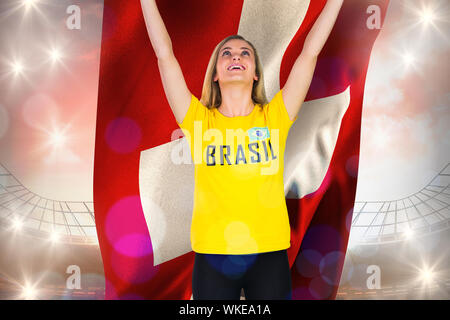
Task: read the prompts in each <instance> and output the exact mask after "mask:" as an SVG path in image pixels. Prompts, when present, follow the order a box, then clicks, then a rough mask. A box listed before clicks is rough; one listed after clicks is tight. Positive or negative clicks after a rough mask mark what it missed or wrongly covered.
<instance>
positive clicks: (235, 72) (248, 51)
mask: <svg viewBox="0 0 450 320" xmlns="http://www.w3.org/2000/svg"><path fill="white" fill-rule="evenodd" d="M255 70H256V64H255V55H254V52H253V49H252V48H251V46H250V45H249V44H248V43H247V42H246V41H244V40H240V39H232V40H229V41H227V42H225V44H224V45H223V46H222V48H220V50H219V55H218V58H217V65H216V75H215V76H214V79H213V80H214V81H217V80H219V81H220V83H231V82H241V83H242V82H250V83H251V84H253V80H258V77H257V76H256V73H255Z"/></svg>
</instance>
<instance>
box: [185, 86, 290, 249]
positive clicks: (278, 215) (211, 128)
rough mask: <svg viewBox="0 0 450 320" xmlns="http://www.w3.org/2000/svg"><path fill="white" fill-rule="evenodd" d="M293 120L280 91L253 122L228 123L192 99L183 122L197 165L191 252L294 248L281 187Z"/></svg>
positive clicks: (252, 117) (249, 118)
mask: <svg viewBox="0 0 450 320" xmlns="http://www.w3.org/2000/svg"><path fill="white" fill-rule="evenodd" d="M295 120H297V116H296V117H295V119H294V120H293V121H291V120H290V119H289V115H288V113H287V110H286V107H285V105H284V102H283V98H282V91H281V90H280V91H279V92H278V93H277V94H276V95H275V97H274V98H273V99H272V101H270V103H269V104H267V105H265V106H264V107H263V108H261V106H260V105H256V106H255V107H254V109H253V111H252V112H251V113H250V114H249V115H247V116H236V117H227V116H225V115H223V114H222V113H220V112H219V111H218V109H217V108H212V109H208V108H207V107H205V106H204V105H203V104H202V103H201V102H200V101H199V100H198V99H197V98H196V97H195V96H194V95H192V98H191V103H190V105H189V109H188V111H187V113H186V115H185V117H184V119H183V121H182V122H181V123H178V125H179V126H180V128H181V129H182V131H183V133H184V135H185V136H186V139H187V141H188V142H189V147H190V150H191V156H192V159H193V161H194V165H195V189H194V209H193V215H192V224H191V245H192V250H193V251H195V252H198V253H210V254H252V253H261V252H269V251H277V250H283V249H287V248H289V247H290V226H289V217H288V213H287V208H286V201H285V195H284V186H283V185H284V184H283V168H284V149H285V144H286V138H287V135H288V131H289V129H290V127H291V126H292V124H293V123H294V122H295Z"/></svg>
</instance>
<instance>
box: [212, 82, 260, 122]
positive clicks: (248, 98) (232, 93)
mask: <svg viewBox="0 0 450 320" xmlns="http://www.w3.org/2000/svg"><path fill="white" fill-rule="evenodd" d="M220 93H221V95H222V104H221V105H220V106H219V107H218V110H220V112H221V113H222V114H223V115H225V116H227V117H236V116H247V115H249V114H250V113H251V112H252V111H253V108H254V107H255V105H254V104H253V101H252V86H250V87H248V86H245V87H244V86H236V85H227V86H223V87H221V88H220Z"/></svg>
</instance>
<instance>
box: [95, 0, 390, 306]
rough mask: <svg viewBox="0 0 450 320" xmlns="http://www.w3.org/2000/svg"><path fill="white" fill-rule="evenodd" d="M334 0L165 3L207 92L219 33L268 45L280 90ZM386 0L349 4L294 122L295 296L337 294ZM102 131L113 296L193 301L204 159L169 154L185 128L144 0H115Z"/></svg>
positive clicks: (99, 180) (100, 203) (180, 47)
mask: <svg viewBox="0 0 450 320" xmlns="http://www.w3.org/2000/svg"><path fill="white" fill-rule="evenodd" d="M325 2H326V1H324V0H323V1H283V2H280V3H277V4H276V5H275V4H272V3H268V2H265V3H261V2H259V1H251V0H238V1H232V2H226V3H224V2H221V1H208V0H195V1H194V0H187V1H169V0H161V1H157V5H158V8H159V10H160V13H161V16H162V18H163V20H164V22H165V25H166V27H167V30H168V32H169V35H170V37H171V40H172V44H173V49H174V53H175V56H176V57H177V59H178V61H179V63H180V66H181V68H182V70H183V74H184V77H185V80H186V83H187V85H188V87H189V89H190V90H191V92H192V93H193V94H194V95H195V96H197V97H200V94H201V88H202V84H203V78H204V75H205V72H206V67H207V64H208V61H209V57H210V55H211V53H212V51H213V49H214V47H215V46H216V45H217V43H219V42H220V41H221V40H222V39H224V38H225V37H227V36H229V35H231V34H242V35H244V37H246V38H247V39H249V40H250V41H252V42H253V43H254V44H256V47H257V49H258V51H259V52H260V55H261V57H262V60H263V65H264V66H267V67H266V68H267V70H266V69H265V70H264V72H265V77H266V87H267V89H268V90H267V92H268V98H269V100H270V99H271V98H272V96H271V95H273V94H274V93H276V91H277V90H279V88H280V87H282V86H283V85H284V82H285V81H286V79H287V76H288V74H289V72H290V69H291V67H292V65H293V63H294V61H295V59H296V58H297V56H298V55H299V54H300V52H301V49H302V46H303V42H304V39H305V37H306V35H307V33H308V31H309V30H310V28H311V27H312V24H313V23H314V21H315V19H316V18H317V16H318V15H319V14H320V12H321V10H322V8H323V6H324V5H325ZM387 4H388V0H378V1H370V3H369V1H348V0H347V1H345V3H344V5H343V7H342V9H341V12H340V14H339V17H338V19H337V21H336V25H335V27H334V29H333V31H332V33H331V35H330V38H329V40H328V42H327V43H326V45H325V47H324V49H323V51H322V52H321V54H320V56H319V59H318V63H317V67H316V71H315V75H314V78H313V81H312V83H311V87H310V90H309V93H308V95H307V97H306V100H305V104H304V107H302V110H301V111H300V113H299V118H298V120H297V122H296V123H295V124H294V125H293V127H292V128H291V131H290V133H289V137H288V141H287V145H286V157H285V190H286V194H287V205H288V210H289V216H290V224H291V247H290V248H289V249H288V256H289V261H290V264H291V270H292V280H293V288H294V292H293V293H294V296H293V297H294V299H302V298H313V299H315V298H319V299H324V298H334V297H335V295H336V291H337V287H338V282H339V278H340V273H341V271H342V265H343V259H344V257H345V250H346V246H347V240H348V232H349V227H350V222H351V214H352V207H353V203H354V198H355V193H356V181H357V179H356V178H357V168H358V155H359V138H360V126H361V108H362V98H363V93H364V81H365V75H366V71H367V66H368V62H369V58H370V52H371V48H372V45H373V43H374V41H375V39H376V36H377V35H378V32H379V30H377V29H369V28H368V27H367V24H366V20H367V19H368V18H369V16H370V14H368V13H367V8H368V7H369V5H375V6H377V7H378V8H379V9H380V13H381V18H384V14H385V11H386V8H387ZM293 5H295V8H296V10H293V9H292V8H293V7H292V6H293ZM280 17H281V19H280ZM328 111H331V112H328ZM302 119H303V120H302ZM299 120H300V121H299ZM323 124H325V125H323ZM96 129H97V130H96V146H95V163H94V209H95V217H96V226H97V234H98V237H99V244H100V249H101V253H102V258H103V264H104V270H105V277H106V292H105V298H106V299H116V298H119V299H139V298H142V299H190V297H191V293H192V291H191V277H192V268H193V261H194V260H193V259H194V253H193V252H192V251H190V249H189V248H190V244H189V242H188V241H187V240H186V232H187V231H186V230H189V225H186V223H185V222H186V221H188V222H189V221H190V220H189V219H190V216H189V214H191V212H190V210H191V209H192V207H191V208H189V201H191V200H190V193H189V192H192V187H193V180H192V179H193V175H192V174H191V173H192V170H193V166H192V165H191V166H190V165H174V164H173V163H172V161H169V160H170V154H171V152H172V151H173V149H174V148H177V147H178V146H179V144H178V142H179V141H183V139H184V138H183V139H178V140H176V141H171V140H173V139H172V134H173V133H174V130H176V129H178V125H177V123H176V122H175V118H174V116H173V114H172V112H171V109H170V107H169V105H168V103H167V100H166V98H165V94H164V90H163V87H162V83H161V79H160V75H159V70H158V66H157V59H156V56H155V54H154V52H153V49H152V47H151V43H150V40H149V38H148V35H147V31H146V28H145V23H144V20H143V15H142V10H141V6H140V2H139V1H137V0H135V1H119V0H109V1H108V0H106V1H105V4H104V15H103V35H102V47H101V60H100V82H99V96H98V110H97V128H96ZM305 137H306V138H308V139H304V138H305ZM305 141H306V142H305ZM187 239H188V238H187Z"/></svg>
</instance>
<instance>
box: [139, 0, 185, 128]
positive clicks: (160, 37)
mask: <svg viewBox="0 0 450 320" xmlns="http://www.w3.org/2000/svg"><path fill="white" fill-rule="evenodd" d="M141 7H142V12H143V14H144V20H145V25H146V27H147V32H148V35H149V37H150V42H151V43H152V46H153V50H154V51H155V54H156V57H157V58H158V67H159V73H160V75H161V80H162V83H163V87H164V92H165V93H166V98H167V101H168V102H169V105H170V108H171V109H172V112H173V114H174V116H175V119H176V120H177V122H178V123H181V122H182V121H183V118H184V116H185V115H186V113H187V110H188V108H189V104H190V103H191V98H192V94H191V92H190V91H189V89H188V87H187V85H186V81H185V80H184V77H183V72H182V71H181V67H180V64H179V63H178V61H177V59H176V58H175V55H174V53H173V50H172V41H171V40H170V37H169V33H168V32H167V29H166V26H165V25H164V22H163V20H162V18H161V15H160V14H159V11H158V8H157V6H156V2H155V0H141Z"/></svg>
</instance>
